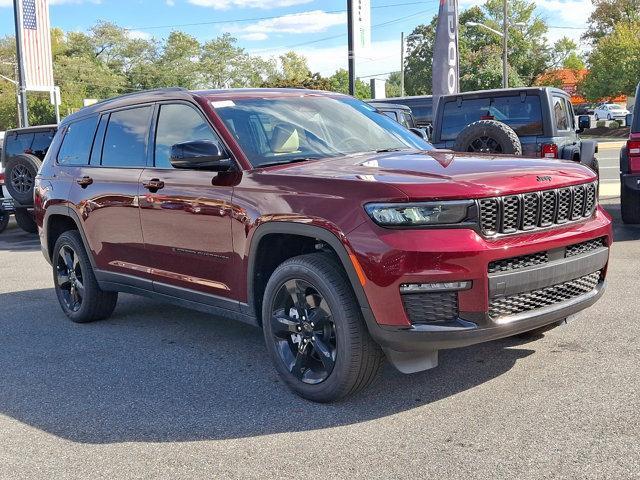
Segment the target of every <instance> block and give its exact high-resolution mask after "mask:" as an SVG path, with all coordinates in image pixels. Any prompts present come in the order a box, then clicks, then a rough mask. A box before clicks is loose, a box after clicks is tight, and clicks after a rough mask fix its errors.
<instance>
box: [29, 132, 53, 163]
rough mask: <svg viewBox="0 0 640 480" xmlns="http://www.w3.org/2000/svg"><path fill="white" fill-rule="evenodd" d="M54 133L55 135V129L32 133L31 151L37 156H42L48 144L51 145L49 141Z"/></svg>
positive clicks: (47, 148)
mask: <svg viewBox="0 0 640 480" xmlns="http://www.w3.org/2000/svg"><path fill="white" fill-rule="evenodd" d="M54 135H55V131H53V130H47V131H46V132H37V133H34V134H33V142H32V143H31V151H32V152H33V153H34V154H36V155H38V156H42V158H44V156H45V155H46V153H47V150H49V146H50V145H51V142H52V141H53V137H54Z"/></svg>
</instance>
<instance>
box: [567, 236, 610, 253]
mask: <svg viewBox="0 0 640 480" xmlns="http://www.w3.org/2000/svg"><path fill="white" fill-rule="evenodd" d="M606 246H607V244H606V243H605V240H604V238H596V239H594V240H589V241H587V242H582V243H576V244H575V245H569V246H568V247H567V249H566V250H565V253H564V256H565V257H573V256H574V255H582V254H583V253H587V252H591V251H592V250H597V249H598V248H602V247H606Z"/></svg>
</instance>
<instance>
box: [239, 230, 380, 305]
mask: <svg viewBox="0 0 640 480" xmlns="http://www.w3.org/2000/svg"><path fill="white" fill-rule="evenodd" d="M274 233H277V234H291V235H298V236H302V237H307V238H315V239H318V240H320V241H322V242H325V243H327V244H328V245H329V246H330V247H331V248H332V249H333V251H334V252H336V255H338V259H339V260H340V263H341V265H342V267H343V268H344V270H345V272H346V273H347V277H348V278H349V283H350V284H351V287H352V288H353V291H354V293H355V295H356V299H357V301H358V306H359V307H360V309H361V310H363V312H364V311H369V312H370V311H371V307H370V305H369V301H368V300H367V296H366V295H365V292H364V288H363V287H362V285H361V284H360V280H359V278H358V274H357V273H356V269H355V267H354V266H353V263H352V262H351V258H350V257H349V253H348V252H347V249H346V247H345V245H344V243H343V242H342V241H341V240H340V239H339V238H338V237H337V236H336V234H335V233H333V232H332V231H330V230H327V229H326V228H322V227H318V226H315V225H305V224H301V223H296V222H287V221H271V222H267V223H263V224H262V225H260V226H258V227H257V228H256V230H255V232H254V233H253V235H252V237H251V244H250V247H249V256H248V258H249V265H248V268H247V304H246V305H245V307H246V308H248V309H249V312H248V313H250V314H251V315H253V316H255V317H256V318H260V315H259V313H260V312H256V311H255V304H256V298H254V297H255V291H254V290H255V288H254V278H255V266H256V265H255V262H256V253H257V250H258V247H259V245H260V242H261V240H262V239H263V237H265V236H266V235H269V234H274Z"/></svg>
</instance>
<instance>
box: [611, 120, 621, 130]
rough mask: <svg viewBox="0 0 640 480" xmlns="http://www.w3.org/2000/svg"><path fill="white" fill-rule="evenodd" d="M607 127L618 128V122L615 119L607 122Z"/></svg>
mask: <svg viewBox="0 0 640 480" xmlns="http://www.w3.org/2000/svg"><path fill="white" fill-rule="evenodd" d="M609 128H620V122H619V121H617V120H613V121H611V122H609Z"/></svg>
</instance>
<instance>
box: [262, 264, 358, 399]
mask: <svg viewBox="0 0 640 480" xmlns="http://www.w3.org/2000/svg"><path fill="white" fill-rule="evenodd" d="M292 279H300V280H304V281H306V282H308V283H309V284H310V285H311V286H313V287H314V288H315V289H316V290H318V292H319V293H320V294H321V295H322V296H323V297H324V299H325V300H326V301H327V303H328V304H329V308H330V309H331V314H332V318H333V323H334V325H335V332H336V347H337V350H336V359H335V364H334V367H333V370H332V371H331V374H329V376H328V377H327V378H326V379H325V380H323V381H322V382H321V383H318V384H315V385H314V384H306V383H304V382H302V381H300V380H298V379H297V378H295V377H294V376H293V375H292V374H291V373H290V372H289V370H288V369H287V367H286V366H285V364H284V362H283V361H282V359H281V358H280V355H279V353H278V352H277V350H276V348H275V344H274V341H273V336H272V334H271V322H270V319H271V312H272V310H273V302H274V300H275V295H276V293H277V292H278V290H279V289H280V287H281V286H282V285H283V284H284V282H286V281H288V280H292ZM346 315H347V313H346V311H345V308H344V305H342V304H341V302H340V300H339V296H338V295H337V293H336V291H335V288H334V287H333V285H332V284H331V283H330V282H329V281H328V280H327V279H325V278H323V275H321V274H319V273H318V272H316V271H314V270H313V269H311V268H309V267H307V266H304V265H301V264H284V265H281V266H280V267H278V268H277V269H276V270H275V271H274V273H273V275H272V276H271V278H270V279H269V281H268V282H267V286H266V288H265V296H264V301H263V306H262V319H263V320H262V324H263V332H264V338H265V343H266V345H267V350H268V351H269V355H270V356H271V359H272V361H273V363H274V365H275V367H276V369H277V370H278V373H280V376H281V377H282V378H283V379H284V380H285V382H286V383H287V384H288V385H289V386H290V387H291V388H293V389H294V390H296V391H299V392H301V393H302V395H303V396H305V397H307V398H312V399H313V398H315V397H317V398H322V397H323V396H325V395H327V393H328V392H330V391H335V390H337V389H338V390H339V389H340V388H341V383H342V381H343V379H345V378H346V377H347V376H348V374H349V369H350V362H349V354H350V342H349V339H350V332H349V331H348V328H347V321H346Z"/></svg>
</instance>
